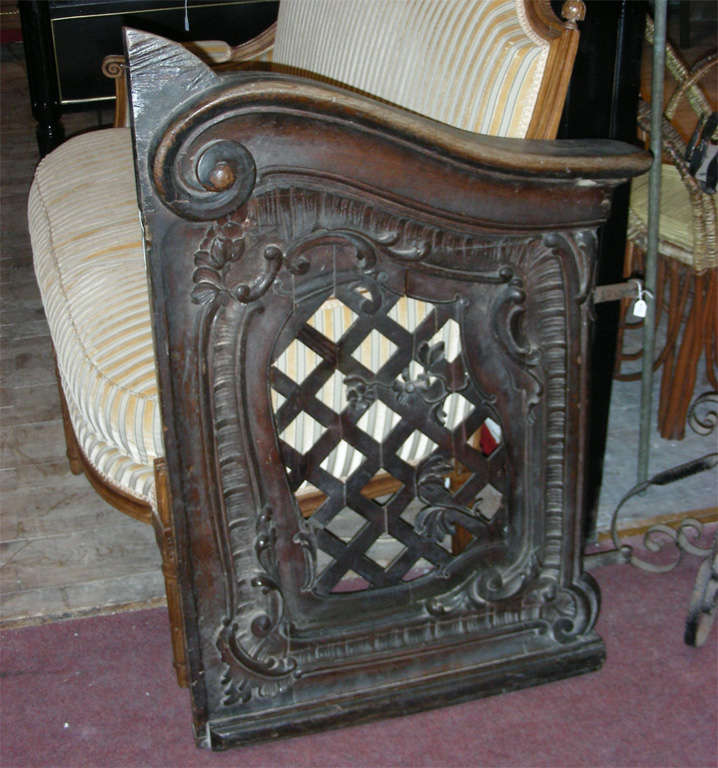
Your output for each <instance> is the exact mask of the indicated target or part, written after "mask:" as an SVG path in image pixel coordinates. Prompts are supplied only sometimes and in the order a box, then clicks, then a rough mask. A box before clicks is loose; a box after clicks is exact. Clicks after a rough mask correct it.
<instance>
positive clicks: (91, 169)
mask: <svg viewBox="0 0 718 768" xmlns="http://www.w3.org/2000/svg"><path fill="white" fill-rule="evenodd" d="M337 11H338V12H337ZM523 14H524V9H523V2H522V0H481V1H480V2H477V0H383V2H376V1H375V0H283V2H282V5H281V8H280V15H279V21H278V28H277V35H276V44H275V48H274V52H273V58H274V61H275V62H279V63H281V64H282V65H285V66H288V67H289V68H291V69H294V70H301V71H304V72H309V73H313V74H315V75H318V76H320V77H322V78H326V79H330V80H335V81H337V82H339V83H343V84H346V85H348V86H349V87H353V88H356V89H359V90H362V91H365V92H367V93H369V94H373V95H374V96H376V97H378V98H381V99H384V100H386V101H389V102H393V103H395V104H397V105H400V106H403V107H404V108H406V109H410V110H414V111H416V112H419V113H421V114H424V115H427V116H429V117H432V118H434V119H437V120H440V121H442V122H445V123H448V124H450V125H454V126H457V127H459V128H464V129H467V130H471V131H477V132H481V133H489V134H493V135H499V136H516V137H521V136H524V135H525V133H526V130H527V128H528V125H529V122H530V119H531V116H532V113H533V108H534V104H535V101H536V97H537V94H538V90H539V86H540V83H541V78H542V76H543V70H544V67H545V63H546V58H547V55H548V44H547V43H546V42H545V41H543V40H541V39H540V38H538V37H537V36H536V35H535V34H534V33H533V32H532V30H531V28H530V25H529V24H528V22H527V20H526V19H525V17H524V15H523ZM130 142H131V139H130V132H129V130H127V129H124V128H118V129H110V130H103V131H96V132H93V133H88V134H85V135H82V136H79V137H76V138H74V139H70V140H69V141H67V142H66V143H64V144H63V145H62V146H60V147H59V148H58V149H57V150H55V151H54V152H53V153H52V154H50V155H48V156H47V157H46V158H45V159H44V160H43V161H42V163H41V164H40V166H39V167H38V170H37V173H36V176H35V181H34V183H33V186H32V189H31V192H30V199H29V211H28V213H29V223H30V235H31V240H32V249H33V257H34V261H35V270H36V274H37V279H38V283H39V286H40V291H41V294H42V301H43V305H44V307H45V312H46V315H47V319H48V323H49V326H50V331H51V335H52V338H53V342H54V345H55V350H56V353H57V361H58V367H59V371H60V378H61V382H62V386H63V389H64V392H65V396H66V399H67V403H68V408H69V412H70V417H71V420H72V423H73V426H74V429H75V433H76V435H77V437H78V440H79V442H80V446H81V448H82V450H83V453H84V454H85V456H86V458H87V459H89V461H90V462H91V463H92V464H93V466H94V467H95V469H96V470H97V472H98V473H99V474H100V475H101V476H102V477H104V478H105V479H106V480H107V481H109V482H110V483H112V484H113V485H115V486H117V487H118V488H120V489H121V490H124V491H125V492H127V493H129V494H130V495H133V496H135V497H137V498H140V499H142V500H145V501H149V502H152V499H153V489H154V475H153V466H152V465H153V460H154V459H155V458H156V457H158V456H162V455H164V447H163V444H162V428H161V419H160V411H159V403H158V393H157V384H156V368H155V357H154V351H153V344H152V332H151V323H150V307H149V297H148V290H147V279H146V270H145V263H144V256H143V251H142V231H141V226H140V221H139V213H138V210H137V200H136V193H135V180H134V174H133V162H132V151H131V143H130ZM420 304H421V303H420V302H414V303H413V304H412V303H411V302H410V301H408V302H407V301H402V302H399V304H398V305H397V307H396V309H395V312H396V313H399V314H402V313H404V314H406V317H403V316H402V317H401V318H399V316H398V315H397V318H396V319H398V320H401V321H402V323H404V322H408V323H409V326H411V323H412V322H414V323H418V322H420V321H421V318H422V317H423V316H424V314H425V313H426V312H427V311H428V310H427V306H426V305H423V306H420ZM342 313H344V314H346V308H341V307H340V308H337V307H334V306H332V305H331V303H329V304H327V306H326V307H325V308H323V309H322V310H320V312H319V313H318V315H317V316H316V317H317V318H318V319H316V320H315V322H316V323H319V324H320V325H322V327H321V328H319V327H318V330H322V332H324V328H325V327H326V329H327V332H330V331H331V333H334V331H332V330H331V328H330V326H333V325H336V324H337V323H339V324H340V325H341V327H342V329H346V327H347V325H346V318H345V317H339V315H341V314H342ZM412 313H413V315H415V317H414V319H413V321H412V319H411V317H410V315H412ZM338 327H339V325H337V328H338ZM337 332H339V331H337ZM441 334H443V335H444V336H445V338H444V339H443V340H444V342H445V345H446V349H447V352H449V355H450V354H451V350H457V349H458V347H457V345H458V344H459V335H458V327H454V326H452V325H451V324H447V325H446V326H445V327H444V329H443V330H442V331H441ZM387 343H388V340H386V339H383V338H378V339H374V341H370V343H368V344H365V345H364V347H362V348H361V349H360V350H358V351H357V354H358V355H359V356H360V359H361V361H362V363H363V364H364V365H366V367H367V368H369V369H371V370H377V364H378V365H381V362H382V360H384V359H385V358H387V357H388V355H389V354H390V352H391V350H389V349H388V348H386V347H387ZM310 354H311V353H310V352H309V350H305V351H304V352H301V354H300V353H298V352H296V351H291V350H288V351H287V353H285V355H284V356H283V357H282V358H281V359H280V360H279V361H278V362H277V365H278V366H279V367H280V368H285V369H286V370H287V373H288V374H289V375H292V377H293V378H295V380H296V377H297V376H299V375H301V371H302V370H303V369H306V368H308V367H309V366H311V362H312V361H311V359H310V358H309V357H307V355H310ZM292 355H294V356H295V357H294V358H292V357H291V356H292ZM449 355H447V356H449ZM449 359H451V356H449ZM410 375H411V376H414V375H415V372H414V371H412V372H410ZM320 397H321V398H322V399H324V400H325V401H326V402H327V404H329V405H330V407H332V408H333V410H335V411H337V412H338V411H341V410H342V408H343V407H344V405H345V404H346V403H345V401H344V398H345V397H346V394H345V387H344V386H339V384H338V382H337V381H334V380H332V381H330V382H329V383H328V384H327V385H326V386H325V388H324V390H323V391H322V392H321V394H320ZM452 398H453V399H451V400H450V401H447V403H446V410H447V411H448V412H449V413H448V419H447V425H448V426H449V427H450V428H453V426H454V425H456V424H458V423H460V421H461V420H462V419H463V418H464V416H465V414H466V412H467V411H466V408H467V403H466V401H463V398H460V397H459V396H458V395H457V396H452ZM276 405H277V403H275V407H276ZM375 405H376V407H375V408H374V409H373V410H372V412H371V413H368V414H365V418H364V421H362V423H361V424H360V425H359V426H360V427H361V428H362V429H365V430H366V431H367V432H368V433H369V434H372V435H373V436H374V437H375V438H376V439H381V438H382V437H384V436H386V434H388V431H389V430H390V429H391V428H392V427H393V425H394V422H395V420H396V418H397V417H396V414H392V413H391V412H390V411H389V409H387V408H386V406H384V405H383V404H381V403H377V404H375ZM302 419H304V420H305V421H306V423H305V424H300V421H301V420H302ZM317 427H318V425H312V424H311V423H310V417H308V416H306V415H305V416H303V417H301V419H297V420H295V423H293V424H292V425H290V426H289V427H288V434H286V435H283V439H287V441H288V442H290V443H291V444H295V443H297V444H296V447H297V449H298V450H301V451H304V450H307V449H308V448H309V447H310V446H311V445H313V444H314V442H315V441H316V437H317V435H316V434H315V432H316V429H317ZM290 433H291V434H290ZM431 449H432V446H431V445H430V444H429V441H428V438H426V437H425V436H423V435H420V434H419V435H417V436H415V437H413V438H412V439H411V440H410V441H408V443H407V444H405V446H403V447H402V448H401V457H402V458H403V459H404V460H407V461H417V460H419V459H420V458H421V457H422V456H423V455H426V454H427V453H428V452H429V451H430V450H431ZM360 458H361V457H359V456H357V455H356V454H355V452H354V451H353V450H352V449H351V448H349V446H347V445H346V444H342V445H340V446H338V447H337V449H336V450H335V451H334V452H333V453H332V455H331V456H330V457H328V459H327V460H326V462H325V467H324V468H325V469H327V470H328V471H331V472H332V474H334V475H335V476H337V477H346V475H347V474H349V473H350V472H351V471H352V470H353V469H354V468H355V467H356V465H357V463H358V461H359V460H360Z"/></svg>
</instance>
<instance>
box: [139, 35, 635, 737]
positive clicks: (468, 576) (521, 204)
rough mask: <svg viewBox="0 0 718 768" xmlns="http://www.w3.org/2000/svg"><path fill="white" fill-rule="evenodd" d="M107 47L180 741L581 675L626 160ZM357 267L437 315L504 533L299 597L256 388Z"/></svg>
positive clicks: (628, 152) (631, 166) (588, 659)
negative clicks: (159, 472)
mask: <svg viewBox="0 0 718 768" xmlns="http://www.w3.org/2000/svg"><path fill="white" fill-rule="evenodd" d="M126 43H127V50H128V57H129V64H130V67H129V78H130V93H131V105H132V120H133V129H134V147H135V161H136V169H137V176H138V186H139V197H140V205H141V210H142V218H143V223H144V226H145V248H146V254H147V260H148V269H149V275H150V283H151V294H152V302H153V324H154V333H155V344H156V349H157V357H158V370H159V384H160V391H161V401H162V413H163V419H164V428H165V444H166V446H165V447H166V456H167V463H168V468H169V475H170V482H171V492H172V499H173V501H172V510H173V518H174V526H175V533H176V537H177V542H178V545H177V546H178V552H177V558H178V567H179V581H180V585H181V588H182V590H183V609H184V616H185V631H186V642H187V652H188V660H189V665H190V675H191V680H192V683H191V690H192V701H193V708H194V721H195V729H196V734H197V739H198V741H199V742H200V743H202V744H205V745H209V746H212V747H215V748H222V747H224V746H228V745H230V744H232V743H237V742H239V743H246V742H249V741H252V740H256V739H259V738H267V737H269V736H272V735H277V734H290V733H301V732H303V731H306V730H309V729H315V728H320V727H326V726H329V725H336V724H341V723H345V722H355V721H357V720H358V719H366V718H368V717H376V716H380V715H382V714H399V713H404V712H408V711H412V710H415V709H419V708H422V707H427V706H436V705H438V704H440V703H444V702H448V701H459V700H461V699H463V698H467V697H470V696H476V695H485V694H487V693H491V692H495V691H498V690H507V689H510V688H516V687H521V686H525V685H530V684H534V683H537V682H540V681H543V680H549V679H555V678H558V677H564V676H566V675H568V674H575V673H577V672H582V671H586V670H589V669H594V668H596V667H597V666H598V665H600V663H601V660H602V658H603V646H602V643H601V641H600V639H599V638H598V636H597V635H596V634H595V632H593V630H592V627H593V624H594V622H595V619H596V615H597V605H598V596H597V589H596V587H595V584H594V583H593V582H592V580H591V579H590V578H589V577H587V576H585V575H584V574H583V573H582V570H581V561H580V545H581V530H580V526H581V513H582V509H583V493H584V467H585V462H586V452H585V451H586V449H585V445H586V424H587V407H588V403H587V375H588V361H587V354H588V348H589V343H588V342H589V332H590V321H591V290H592V285H593V271H594V270H593V268H594V255H595V232H596V229H597V227H598V225H599V224H600V223H601V222H602V221H603V220H605V218H606V216H607V214H608V211H609V207H610V194H611V191H612V189H613V187H614V186H615V185H616V184H617V183H620V182H621V181H623V180H625V179H626V178H627V177H630V176H631V175H635V174H637V173H640V172H643V171H644V170H645V169H646V167H647V157H646V156H645V154H644V153H642V152H640V151H636V150H635V149H634V148H632V147H628V146H626V145H621V144H617V143H613V142H562V143H558V142H525V141H516V140H503V139H491V138H487V137H480V136H475V135H471V134H467V133H465V132H462V131H458V130H454V129H451V128H448V127H446V126H443V125H440V124H437V123H435V122H432V121H429V120H426V119H424V118H421V117H420V116H417V115H412V114H410V113H406V112H404V111H401V110H398V109H395V108H392V107H390V106H387V105H384V104H379V103H377V102H374V101H372V100H370V99H366V98H364V97H362V96H359V95H356V94H351V93H347V92H344V91H342V90H339V89H336V88H332V87H329V86H326V85H323V84H319V83H314V82H311V81H307V80H302V79H298V78H293V77H288V76H280V75H271V74H266V73H262V74H256V73H255V74H251V73H242V74H238V75H234V76H231V77H226V78H220V77H218V76H216V75H214V74H213V73H212V72H211V71H210V70H209V69H207V68H206V67H204V65H202V64H201V63H200V62H198V61H197V60H196V59H195V58H194V57H192V56H191V54H189V53H188V52H187V51H185V50H184V49H182V48H181V47H179V46H175V45H173V44H170V43H168V42H167V41H164V40H162V39H161V38H157V37H154V36H151V35H147V34H144V33H139V32H136V31H133V30H128V31H127V32H126ZM352 281H360V282H361V281H363V287H364V288H365V289H366V291H368V294H369V295H370V297H371V299H372V300H375V301H377V302H378V301H381V300H383V299H382V296H383V297H384V298H385V299H388V297H390V296H392V295H393V296H399V295H406V296H409V297H413V298H418V299H422V300H426V301H430V302H433V303H435V304H437V305H441V306H445V307H448V308H449V309H450V311H451V313H452V317H453V319H455V320H456V321H457V322H458V324H459V327H460V328H461V333H462V348H463V353H462V354H463V364H464V367H465V369H466V372H467V374H468V376H469V377H470V379H471V382H472V386H474V387H475V388H476V391H480V392H483V393H485V394H486V398H487V402H488V401H489V400H490V402H491V408H492V409H493V412H494V413H495V414H496V415H497V416H498V419H499V420H500V423H501V424H502V428H503V430H504V439H503V446H502V450H504V451H505V456H504V460H505V464H506V468H507V473H508V481H507V484H506V495H505V500H504V502H505V506H506V507H507V511H506V521H505V522H506V525H505V530H504V531H503V533H502V534H501V535H497V536H495V537H494V538H493V539H491V540H490V541H489V542H488V545H487V546H486V547H484V548H482V547H474V548H471V547H470V548H468V549H467V551H466V552H465V553H463V554H461V555H459V556H457V557H455V558H453V560H452V561H451V562H450V563H449V564H448V565H447V566H446V567H444V568H441V569H437V572H432V573H430V574H428V575H427V576H425V577H423V578H421V579H418V580H417V581H416V582H415V583H411V585H403V584H402V585H394V586H391V587H387V588H386V589H372V590H366V591H363V592H359V593H356V594H345V595H322V594H320V592H319V591H317V590H316V589H315V588H314V586H315V580H316V571H315V557H316V541H315V538H314V534H313V531H312V528H311V526H310V525H308V524H307V523H306V522H305V521H304V520H303V519H302V517H301V515H300V514H299V512H298V509H297V505H296V501H295V499H294V495H293V494H292V493H291V490H290V488H289V484H288V479H287V475H286V472H285V470H284V467H283V466H282V462H281V456H280V451H279V447H278V439H277V434H276V426H275V419H274V415H273V412H272V407H271V402H270V383H269V376H270V368H271V365H272V361H273V356H274V355H275V354H276V351H275V347H276V345H277V344H278V343H280V342H279V339H280V338H281V335H282V333H283V332H285V331H283V329H285V328H287V327H288V326H289V325H291V324H292V322H293V320H292V318H293V317H295V316H296V315H297V313H298V312H299V313H301V312H302V311H305V313H308V312H309V310H307V309H306V307H310V308H312V307H315V306H316V307H318V306H320V305H321V303H322V301H323V300H324V298H326V297H328V296H329V295H330V294H331V293H332V292H333V291H334V290H336V289H337V285H339V286H344V287H346V286H347V285H349V284H351V282H352ZM312 302H313V303H312ZM369 303H370V304H371V301H370V302H369ZM302 308H304V309H302ZM397 408H399V410H401V407H400V405H397ZM407 413H409V411H407ZM352 418H353V419H354V420H353V421H352ZM344 422H345V423H344V426H345V427H346V428H349V429H350V428H352V427H353V425H354V424H355V423H356V418H355V417H351V418H349V417H348V418H346V419H345V420H344ZM426 429H427V430H429V431H430V430H431V429H432V426H431V425H430V424H429V423H428V422H427V426H426ZM440 439H441V437H440V436H439V433H438V432H437V440H440ZM417 485H418V481H417Z"/></svg>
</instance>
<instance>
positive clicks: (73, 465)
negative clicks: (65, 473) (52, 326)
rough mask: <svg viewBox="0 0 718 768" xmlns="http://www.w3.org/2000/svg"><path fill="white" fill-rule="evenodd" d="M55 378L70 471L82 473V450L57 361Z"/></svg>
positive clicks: (75, 473) (74, 473) (76, 473)
mask: <svg viewBox="0 0 718 768" xmlns="http://www.w3.org/2000/svg"><path fill="white" fill-rule="evenodd" d="M55 379H56V380H57V391H58V392H59V394H60V409H61V411H62V427H63V429H64V431H65V449H66V454H67V460H68V462H69V464H70V472H72V474H73V475H81V474H82V473H83V472H84V467H83V463H82V453H81V451H80V446H79V445H78V443H77V437H76V436H75V430H74V428H73V426H72V422H71V421H70V411H69V410H68V408H67V400H65V392H64V391H63V389H62V381H61V379H60V370H59V369H58V367H57V362H56V363H55Z"/></svg>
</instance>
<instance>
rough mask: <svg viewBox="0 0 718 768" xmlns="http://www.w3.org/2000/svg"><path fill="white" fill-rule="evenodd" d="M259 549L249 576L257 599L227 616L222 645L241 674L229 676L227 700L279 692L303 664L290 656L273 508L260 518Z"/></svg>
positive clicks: (226, 658) (232, 666)
mask: <svg viewBox="0 0 718 768" xmlns="http://www.w3.org/2000/svg"><path fill="white" fill-rule="evenodd" d="M256 531H257V532H256V538H255V541H254V551H255V555H256V562H257V563H258V565H259V566H260V568H258V569H255V571H254V573H253V574H252V575H251V577H250V578H249V580H248V581H249V587H250V591H251V594H252V600H251V603H249V605H247V606H246V608H245V610H236V611H235V613H234V616H233V618H226V619H225V621H224V622H223V624H222V627H221V629H220V632H219V636H218V638H217V648H218V650H219V652H220V655H221V657H222V660H223V661H224V663H225V664H226V665H227V666H228V668H229V669H230V670H231V669H235V670H236V671H238V672H239V673H240V674H239V675H231V674H226V675H225V680H224V683H225V689H224V690H225V703H226V704H228V705H229V704H233V703H236V702H238V701H247V700H248V699H249V698H250V697H251V696H252V695H255V696H257V697H258V698H268V697H272V696H276V695H277V694H278V693H280V692H282V691H284V690H287V689H288V688H289V687H290V686H291V684H292V682H293V680H294V679H295V678H296V677H297V676H298V669H297V662H296V660H295V659H294V658H293V657H292V656H290V655H289V653H288V650H289V643H288V635H287V629H286V617H285V615H284V597H283V595H282V591H281V589H280V587H279V576H278V568H277V560H276V551H275V544H276V528H275V524H274V522H273V520H272V511H271V509H269V508H265V509H264V510H263V511H262V512H261V514H259V515H258V516H257V523H256Z"/></svg>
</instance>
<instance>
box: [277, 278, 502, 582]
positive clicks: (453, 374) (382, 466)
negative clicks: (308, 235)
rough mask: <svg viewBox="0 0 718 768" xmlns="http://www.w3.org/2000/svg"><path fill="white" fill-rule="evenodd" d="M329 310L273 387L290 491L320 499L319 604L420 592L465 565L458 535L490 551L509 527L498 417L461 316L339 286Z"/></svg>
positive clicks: (284, 359)
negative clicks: (464, 346) (469, 359)
mask: <svg viewBox="0 0 718 768" xmlns="http://www.w3.org/2000/svg"><path fill="white" fill-rule="evenodd" d="M377 297H379V300H377ZM316 305H317V300H316V298H315V299H314V306H312V307H307V308H306V309H303V308H302V306H301V303H300V304H299V305H298V308H297V310H296V311H295V313H294V315H293V317H292V318H291V320H290V323H292V322H293V323H295V326H294V327H295V328H296V332H295V334H294V337H293V338H287V337H288V336H289V334H288V333H285V334H284V335H283V337H282V338H283V342H282V348H279V349H276V350H275V364H274V365H273V366H272V369H271V375H270V376H271V386H272V397H273V407H274V416H275V422H276V428H277V434H278V435H279V444H280V449H281V453H282V457H283V460H284V463H285V467H286V470H287V475H288V479H289V485H290V488H291V490H292V491H293V492H294V493H295V494H296V495H297V497H298V499H300V500H301V498H302V497H303V495H304V494H305V493H306V492H307V490H308V489H310V488H311V489H312V491H314V492H315V496H318V497H319V499H320V503H319V504H318V506H317V508H316V509H314V510H313V511H312V512H311V517H310V524H311V525H312V527H313V530H314V532H315V536H316V541H317V546H318V548H319V551H320V556H319V558H318V568H319V575H318V578H317V581H316V583H315V590H316V591H317V592H318V593H321V594H328V593H331V592H346V591H357V590H360V589H369V588H383V587H389V586H394V585H397V584H401V583H404V582H406V581H410V580H413V579H415V578H419V577H421V576H424V575H425V574H426V573H428V572H431V571H432V570H435V569H437V568H442V567H444V566H446V565H447V564H448V563H449V562H450V560H451V558H452V557H454V555H453V554H452V538H451V534H452V533H453V532H454V530H455V527H456V525H457V524H458V525H461V526H462V528H464V529H465V530H466V531H468V533H469V535H470V536H471V537H475V538H481V536H482V534H484V532H485V531H487V529H488V526H489V525H491V524H492V521H495V520H496V519H497V518H498V517H500V514H499V513H500V511H501V509H502V500H503V494H502V492H501V490H500V488H502V487H503V480H502V477H503V474H502V465H503V462H504V456H503V454H504V452H503V451H502V450H500V449H501V436H500V435H501V429H500V426H499V424H498V422H497V420H496V419H497V417H496V415H495V414H494V413H493V412H492V411H491V410H490V409H489V407H488V406H487V404H486V402H485V398H484V397H482V396H481V394H480V393H479V392H478V390H477V389H476V387H475V385H474V384H473V383H472V381H471V380H470V377H469V376H468V374H467V371H466V369H465V362H464V356H463V355H462V353H461V335H460V328H459V325H458V323H457V322H456V320H455V319H454V317H453V313H454V311H455V308H454V306H453V305H447V304H431V303H429V302H419V301H416V300H414V299H407V298H400V297H398V296H396V295H394V294H392V293H390V292H389V291H387V290H385V289H383V288H380V287H378V286H374V289H373V291H372V301H371V302H369V301H367V299H366V294H365V295H363V296H362V295H361V294H360V293H358V292H357V291H356V290H350V289H349V288H345V289H343V288H342V287H341V286H339V287H337V288H336V295H335V296H333V297H332V298H330V299H327V300H326V301H324V303H323V304H321V306H319V308H318V309H316ZM322 313H324V314H322ZM302 318H306V319H302ZM303 354H304V355H307V357H308V359H307V360H306V361H304V362H303V363H301V364H300V363H298V360H299V358H300V357H301V355H303ZM293 365H296V366H297V370H294V369H293V367H292V366H293ZM488 423H490V424H492V425H493V433H492V434H495V435H496V436H497V437H498V440H497V439H495V438H494V437H492V438H491V439H492V440H493V443H492V444H491V451H486V450H484V447H485V446H483V445H481V444H480V440H481V437H482V435H484V433H485V432H486V431H487V424H488ZM317 491H318V492H319V493H317Z"/></svg>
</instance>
